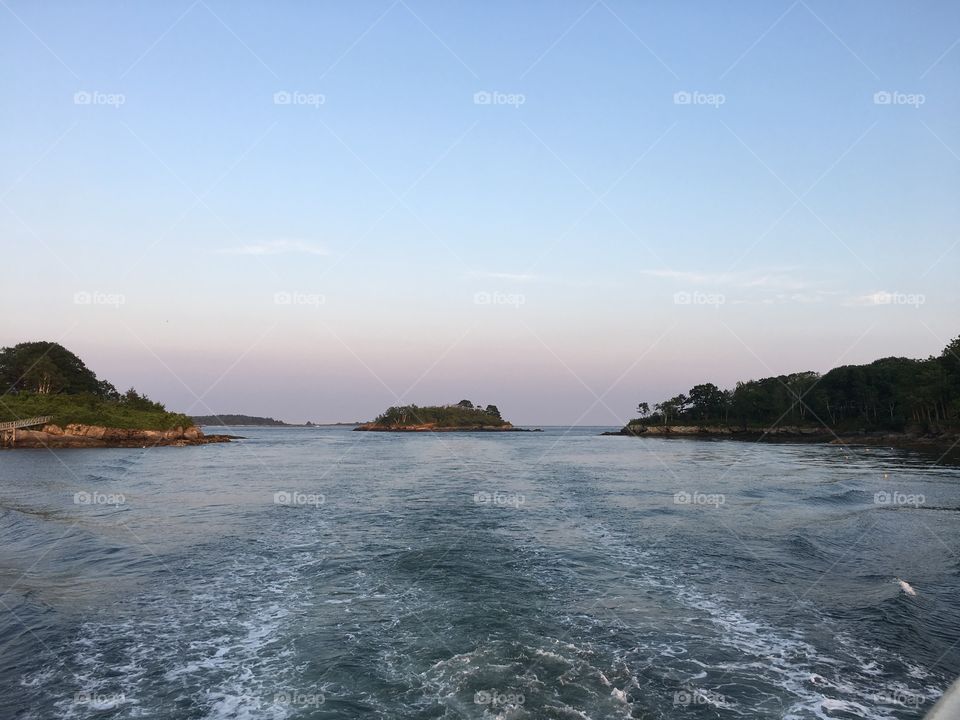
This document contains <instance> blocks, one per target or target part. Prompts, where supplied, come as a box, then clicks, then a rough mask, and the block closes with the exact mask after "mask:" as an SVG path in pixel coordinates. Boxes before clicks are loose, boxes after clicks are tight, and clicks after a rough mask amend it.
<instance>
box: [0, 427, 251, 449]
mask: <svg viewBox="0 0 960 720" xmlns="http://www.w3.org/2000/svg"><path fill="white" fill-rule="evenodd" d="M238 439H241V438H240V437H239V436H238V435H219V434H217V435H206V434H204V432H203V431H202V430H201V429H200V428H199V427H197V426H196V425H192V426H190V427H188V428H182V427H177V428H173V429H170V430H138V429H131V428H114V427H105V426H103V425H84V424H81V423H70V424H68V425H66V426H64V427H62V428H61V427H60V426H59V425H55V424H53V423H48V424H46V425H44V426H43V427H42V428H40V429H39V430H28V429H20V430H5V431H3V433H2V434H0V448H3V449H10V450H15V449H17V448H20V449H31V448H47V449H52V448H61V449H62V448H145V447H190V446H194V445H210V444H212V443H221V442H230V441H231V440H238Z"/></svg>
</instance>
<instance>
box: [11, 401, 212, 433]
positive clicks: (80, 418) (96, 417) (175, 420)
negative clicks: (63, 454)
mask: <svg viewBox="0 0 960 720" xmlns="http://www.w3.org/2000/svg"><path fill="white" fill-rule="evenodd" d="M138 397H139V398H140V400H139V401H138V402H136V403H130V402H127V401H125V400H119V401H116V400H107V399H104V398H101V397H97V396H96V395H93V394H91V393H80V394H77V395H41V394H38V393H29V392H21V393H18V394H16V395H9V394H8V395H0V422H7V421H8V420H19V419H21V418H28V417H35V416H38V415H51V416H52V419H51V421H50V422H52V423H55V424H57V425H60V426H61V427H62V426H64V425H68V424H69V423H81V424H84V425H103V426H105V427H116V428H128V429H131V430H172V429H173V428H177V427H190V426H191V425H193V424H194V423H193V420H191V419H190V418H189V417H188V416H186V415H182V414H180V413H171V412H167V411H166V410H165V409H164V407H163V405H160V404H159V403H155V402H151V401H149V400H147V399H146V398H144V397H142V396H138Z"/></svg>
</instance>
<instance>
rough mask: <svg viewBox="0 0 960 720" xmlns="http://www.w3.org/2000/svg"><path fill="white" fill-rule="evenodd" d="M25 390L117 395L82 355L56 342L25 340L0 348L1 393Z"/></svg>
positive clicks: (45, 393)
mask: <svg viewBox="0 0 960 720" xmlns="http://www.w3.org/2000/svg"><path fill="white" fill-rule="evenodd" d="M24 390H25V391H28V392H35V393H39V394H41V395H49V394H56V393H67V394H71V395H75V394H77V393H90V394H91V395H96V396H98V397H105V398H106V397H115V396H117V391H116V388H114V387H113V385H111V384H110V383H108V382H105V381H102V380H98V379H97V376H96V375H94V374H93V371H91V370H90V369H89V368H88V367H87V366H86V365H84V363H83V361H82V360H81V359H80V358H79V357H77V356H76V355H74V354H73V353H72V352H70V351H69V350H67V349H66V348H65V347H63V346H62V345H60V344H58V343H54V342H25V343H20V344H19V345H14V346H13V347H5V348H0V394H3V393H7V392H19V391H24Z"/></svg>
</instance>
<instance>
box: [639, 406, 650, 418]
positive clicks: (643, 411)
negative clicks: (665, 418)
mask: <svg viewBox="0 0 960 720" xmlns="http://www.w3.org/2000/svg"><path fill="white" fill-rule="evenodd" d="M637 413H638V414H639V415H640V417H641V418H645V417H647V415H649V414H650V403H646V402H642V403H640V404H639V405H637Z"/></svg>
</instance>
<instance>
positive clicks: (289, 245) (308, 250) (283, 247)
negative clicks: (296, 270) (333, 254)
mask: <svg viewBox="0 0 960 720" xmlns="http://www.w3.org/2000/svg"><path fill="white" fill-rule="evenodd" d="M218 252H219V253H220V254H223V255H292V254H300V255H328V254H329V253H328V252H327V250H326V248H322V247H320V246H319V245H314V244H313V243H309V242H306V241H304V240H267V241H265V242H260V243H252V244H250V245H240V246H238V247H232V248H223V249H222V250H219V251H218Z"/></svg>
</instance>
